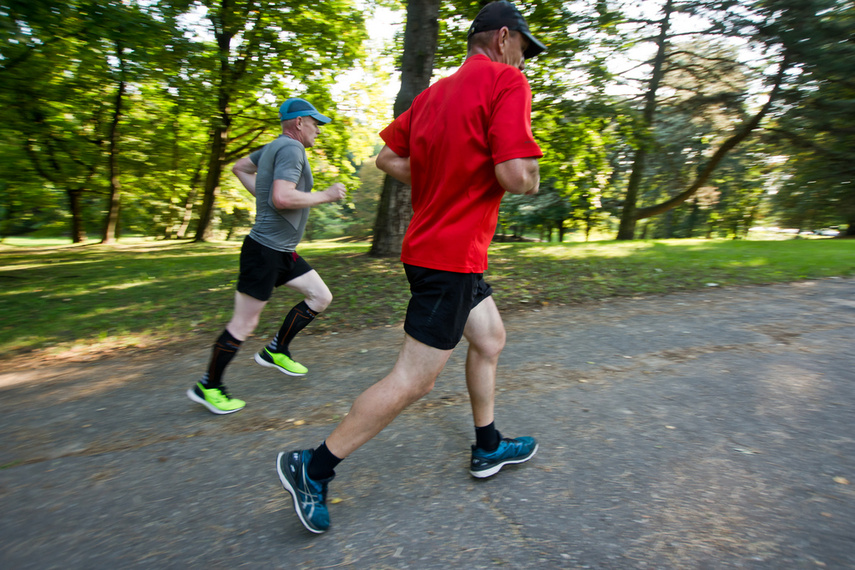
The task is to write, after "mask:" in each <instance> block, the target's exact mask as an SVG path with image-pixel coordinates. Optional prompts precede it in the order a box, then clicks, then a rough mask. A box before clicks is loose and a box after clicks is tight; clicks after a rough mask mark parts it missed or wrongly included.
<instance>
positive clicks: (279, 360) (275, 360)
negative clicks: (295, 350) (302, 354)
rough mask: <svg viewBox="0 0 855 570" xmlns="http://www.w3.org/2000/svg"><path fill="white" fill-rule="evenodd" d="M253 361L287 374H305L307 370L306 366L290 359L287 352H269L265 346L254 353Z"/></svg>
mask: <svg viewBox="0 0 855 570" xmlns="http://www.w3.org/2000/svg"><path fill="white" fill-rule="evenodd" d="M255 361H256V362H257V363H259V364H261V365H262V366H267V367H268V368H276V369H277V370H279V371H280V372H284V373H285V374H288V375H289V376H305V374H306V372H308V371H309V369H308V368H306V367H305V366H303V365H302V364H300V363H299V362H294V361H293V360H291V358H289V357H288V355H287V354H284V353H282V352H271V351H269V350H268V349H267V348H266V347H265V348H262V349H261V351H260V352H257V353H256V354H255Z"/></svg>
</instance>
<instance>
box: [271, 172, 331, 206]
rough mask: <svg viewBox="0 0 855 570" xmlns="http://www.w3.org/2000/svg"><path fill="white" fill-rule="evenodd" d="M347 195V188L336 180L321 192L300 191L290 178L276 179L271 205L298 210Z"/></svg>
mask: <svg viewBox="0 0 855 570" xmlns="http://www.w3.org/2000/svg"><path fill="white" fill-rule="evenodd" d="M346 195H347V189H346V188H345V186H344V184H342V183H341V182H336V183H335V184H333V185H332V186H330V187H329V188H327V189H326V190H322V191H321V192H302V191H300V190H297V184H296V183H295V182H291V181H290V180H282V179H278V178H277V179H276V180H274V181H273V197H272V201H273V207H274V208H276V209H277V210H299V209H300V208H311V207H312V206H317V205H318V204H326V203H328V202H336V201H338V200H341V199H343V198H344V197H345V196H346Z"/></svg>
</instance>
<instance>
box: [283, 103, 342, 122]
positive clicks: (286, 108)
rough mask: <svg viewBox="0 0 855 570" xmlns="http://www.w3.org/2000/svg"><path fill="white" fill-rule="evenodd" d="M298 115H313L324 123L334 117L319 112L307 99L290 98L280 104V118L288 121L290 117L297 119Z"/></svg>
mask: <svg viewBox="0 0 855 570" xmlns="http://www.w3.org/2000/svg"><path fill="white" fill-rule="evenodd" d="M297 117H312V118H313V119H315V120H316V121H317V122H319V123H320V124H322V125H326V124H327V123H329V122H330V121H332V119H330V118H329V117H327V116H325V115H321V114H320V113H318V110H317V109H315V108H314V107H313V106H312V104H311V103H309V102H308V101H306V100H305V99H299V98H296V97H295V98H293V99H288V100H287V101H285V102H284V103H282V105H280V106H279V120H280V121H287V120H288V119H296V118H297Z"/></svg>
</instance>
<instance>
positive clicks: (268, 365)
mask: <svg viewBox="0 0 855 570" xmlns="http://www.w3.org/2000/svg"><path fill="white" fill-rule="evenodd" d="M255 361H256V362H257V363H258V364H261V365H262V366H264V367H265V368H275V369H276V370H278V371H279V372H282V373H283V374H287V375H288V376H305V375H306V373H305V372H291V371H290V370H288V369H287V368H283V367H282V366H279V365H278V364H274V363H273V362H267V361H266V360H264V359H263V358H261V355H260V354H258V353H257V352H256V353H255Z"/></svg>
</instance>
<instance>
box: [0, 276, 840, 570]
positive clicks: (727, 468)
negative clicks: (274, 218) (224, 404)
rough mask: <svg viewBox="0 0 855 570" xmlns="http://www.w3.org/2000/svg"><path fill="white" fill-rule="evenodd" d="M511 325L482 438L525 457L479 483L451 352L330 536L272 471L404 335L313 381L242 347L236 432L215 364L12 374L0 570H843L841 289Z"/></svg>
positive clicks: (387, 439) (540, 314) (367, 467)
mask: <svg viewBox="0 0 855 570" xmlns="http://www.w3.org/2000/svg"><path fill="white" fill-rule="evenodd" d="M497 294H501V293H500V292H499V293H497ZM333 309H334V308H333ZM267 317H268V318H270V316H267ZM505 321H506V327H507V329H508V344H507V347H506V349H505V351H504V353H503V355H502V361H501V365H500V372H499V393H498V398H497V426H498V428H499V429H500V430H501V431H502V432H503V434H505V435H508V436H515V435H532V436H535V437H537V439H538V441H539V443H540V450H539V451H538V454H537V456H536V457H534V458H533V459H532V460H531V461H530V462H528V463H526V464H524V465H519V466H513V467H507V468H505V469H503V470H502V471H501V472H500V473H499V474H498V475H496V476H495V477H493V478H490V479H487V480H476V479H473V478H472V477H471V476H470V475H469V474H468V470H467V467H468V460H469V446H470V445H471V443H472V441H473V439H474V434H473V429H472V425H471V413H470V410H469V402H468V398H467V396H466V391H465V386H464V380H463V365H464V359H465V343H464V345H462V346H461V347H460V348H459V349H458V350H457V351H456V352H455V354H454V355H453V356H452V359H451V361H450V362H449V365H448V366H447V367H446V369H445V371H443V373H442V375H441V376H440V378H439V380H438V382H437V386H436V388H435V390H434V391H433V392H432V393H431V394H430V395H428V396H427V397H426V398H424V399H423V400H421V401H420V402H418V403H416V404H414V405H413V406H411V407H410V408H409V409H408V410H406V411H405V413H404V414H403V415H401V416H400V417H399V418H398V419H396V420H395V422H393V423H392V425H390V426H389V427H388V428H387V429H386V430H384V431H383V432H382V433H381V434H380V435H379V436H377V437H376V438H375V439H374V440H372V441H371V442H369V443H368V444H366V445H365V446H364V447H363V448H361V449H360V450H358V451H357V452H356V453H355V454H353V455H352V456H351V457H350V458H348V459H347V460H346V461H345V462H343V463H342V464H341V465H340V466H339V468H338V476H337V478H336V480H335V481H333V483H332V484H331V486H330V497H329V499H330V512H331V518H332V528H331V529H330V530H329V532H327V533H325V534H323V535H313V534H310V533H309V532H307V531H306V530H305V529H303V527H302V525H301V524H300V523H299V521H298V520H297V517H296V515H295V514H294V512H293V508H292V504H291V499H290V496H289V495H288V494H287V493H286V492H285V491H284V490H283V489H282V487H281V485H280V483H279V480H278V477H277V475H276V471H275V458H276V455H277V453H278V452H280V451H287V450H290V449H296V448H305V447H314V446H316V445H317V444H319V443H320V442H321V441H322V440H323V438H324V437H325V436H326V435H327V434H328V433H329V432H330V431H331V429H332V427H333V426H334V425H335V424H336V422H337V421H338V419H340V418H341V417H342V416H343V415H344V414H345V413H347V411H348V409H349V407H350V404H351V403H352V401H353V399H354V398H355V397H356V396H357V395H358V394H359V393H360V392H361V391H362V390H363V389H365V388H366V387H367V386H369V385H370V384H371V383H373V382H374V381H376V380H378V379H379V378H380V377H382V376H383V375H384V374H385V373H386V372H387V371H388V370H389V369H390V368H391V366H392V364H393V363H394V359H395V355H396V354H397V350H398V348H399V346H400V342H401V338H402V334H403V333H402V331H401V329H400V327H389V328H384V329H375V330H365V331H360V332H354V333H342V334H325V335H317V336H311V335H303V336H301V337H300V338H298V340H297V342H295V345H294V346H293V348H294V350H295V356H296V357H297V358H298V360H300V361H301V362H303V363H304V364H306V365H307V366H309V368H310V372H309V375H307V376H306V377H304V378H290V377H287V376H285V375H282V374H280V373H278V372H276V371H275V370H271V369H266V368H261V367H259V366H258V365H256V364H255V363H254V362H253V360H252V355H253V351H254V350H257V349H258V348H260V346H261V345H262V344H263V343H264V339H257V338H252V339H250V340H248V341H247V343H246V344H245V348H244V349H243V350H242V352H241V353H239V355H238V357H237V358H236V359H235V361H234V362H233V364H232V366H231V367H230V369H229V370H228V372H227V377H226V381H227V384H228V385H229V387H230V388H231V390H232V392H233V393H234V394H235V395H236V396H238V397H241V398H243V399H245V400H247V402H248V405H247V407H246V408H245V409H244V410H243V411H241V412H239V413H237V414H234V415H230V416H214V415H212V414H210V413H208V412H207V411H206V410H205V409H204V408H202V407H201V406H199V405H197V404H194V403H192V402H190V401H189V400H188V399H187V398H186V397H185V395H184V392H185V390H186V389H187V388H188V387H190V386H191V385H192V384H193V382H194V381H195V379H196V378H197V377H198V376H199V375H200V373H201V371H202V369H203V368H204V367H205V362H206V360H207V357H208V352H209V346H208V344H207V343H204V344H200V345H198V346H189V347H187V346H184V347H175V346H173V347H169V348H165V349H161V350H158V351H155V352H148V353H127V354H117V355H112V356H110V357H108V358H100V359H97V360H89V361H86V360H78V361H74V360H67V359H66V360H58V361H57V362H47V363H43V362H39V363H35V364H34V363H32V362H27V361H26V360H25V359H17V360H15V361H6V362H5V368H4V369H3V372H2V373H0V410H2V414H0V504H2V516H0V544H2V546H0V568H8V569H27V568H34V569H47V568H63V569H69V568H75V569H76V568H86V569H90V568H158V569H160V568H240V567H247V568H417V569H418V568H467V569H469V568H492V567H502V568H764V569H766V568H768V569H780V568H855V349H853V340H855V280H853V279H825V280H820V281H808V282H799V283H793V284H785V285H775V286H766V287H744V288H717V287H709V288H706V289H704V290H701V291H696V292H689V293H680V294H673V295H668V296H661V297H645V298H635V299H630V298H622V299H617V300H610V301H607V302H602V303H598V304H587V305H579V306H568V307H541V308H537V309H532V310H531V311H526V312H520V313H515V314H512V315H506V319H505ZM212 340H213V339H212Z"/></svg>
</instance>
